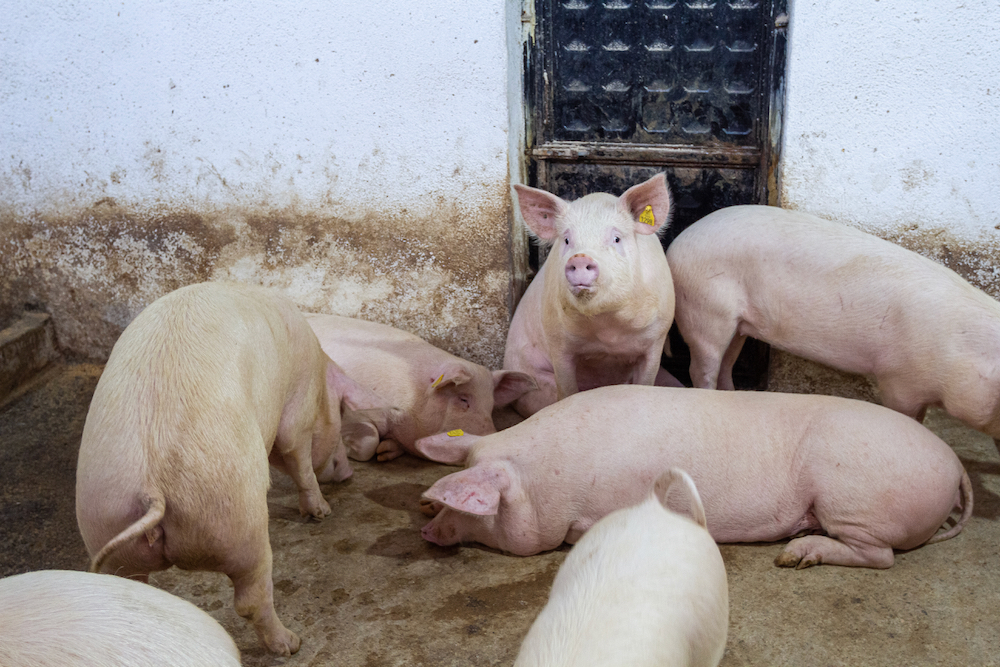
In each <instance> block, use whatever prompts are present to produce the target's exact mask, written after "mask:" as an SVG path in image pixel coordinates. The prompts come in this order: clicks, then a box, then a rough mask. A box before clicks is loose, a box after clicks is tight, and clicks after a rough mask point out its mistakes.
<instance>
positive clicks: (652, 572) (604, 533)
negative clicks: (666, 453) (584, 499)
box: [514, 468, 729, 667]
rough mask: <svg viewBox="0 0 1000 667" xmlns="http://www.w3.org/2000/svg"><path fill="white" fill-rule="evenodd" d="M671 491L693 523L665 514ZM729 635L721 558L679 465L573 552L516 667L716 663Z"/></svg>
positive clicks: (707, 666)
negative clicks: (684, 505) (681, 498)
mask: <svg viewBox="0 0 1000 667" xmlns="http://www.w3.org/2000/svg"><path fill="white" fill-rule="evenodd" d="M675 482H676V483H677V484H676V485H675ZM671 489H676V490H675V491H674V493H675V494H677V493H685V495H686V496H687V499H688V505H689V507H688V511H687V512H685V514H686V515H690V517H692V518H693V519H694V521H692V520H691V518H688V516H686V515H685V516H682V515H680V514H676V513H674V512H671V511H670V510H668V509H666V503H667V494H668V493H669V492H670V491H671ZM728 630H729V590H728V587H727V583H726V568H725V565H723V563H722V555H721V554H720V553H719V548H718V547H717V546H716V545H715V542H714V541H712V537H711V536H710V535H709V534H708V531H707V530H705V510H704V508H703V507H702V503H701V499H700V498H699V496H698V491H697V489H696V488H695V486H694V482H692V481H691V478H690V477H689V476H688V475H687V473H685V472H683V471H681V470H678V469H676V468H675V469H671V470H668V471H667V472H665V473H664V474H663V475H661V476H660V478H659V479H658V480H657V481H656V484H655V485H654V487H653V489H652V490H651V491H650V493H649V494H648V495H647V497H646V500H644V501H643V502H641V503H639V504H638V505H634V506H632V507H629V508H626V509H621V510H617V511H614V512H612V513H611V514H609V515H608V516H606V517H604V518H603V519H601V520H600V521H598V522H597V523H596V524H594V526H593V527H592V528H591V529H590V530H589V531H587V534H586V535H584V536H583V537H582V538H581V539H580V541H579V542H578V543H577V545H576V546H575V547H573V550H572V551H570V552H569V555H568V556H567V557H566V560H565V561H564V562H563V564H562V566H561V567H560V568H559V572H558V574H556V579H555V581H554V582H553V583H552V592H551V593H550V594H549V601H548V603H547V604H546V605H545V608H544V609H542V612H541V613H540V614H539V615H538V618H537V619H535V622H534V623H533V624H532V626H531V629H530V630H529V631H528V634H527V636H526V637H525V638H524V642H523V643H522V644H521V650H520V652H519V653H518V655H517V660H516V661H515V662H514V667H569V666H572V667H590V666H593V667H616V666H619V665H620V666H621V667H662V666H663V665H673V666H675V667H714V666H715V665H718V664H719V661H720V660H722V654H723V652H724V651H725V649H726V634H727V632H728Z"/></svg>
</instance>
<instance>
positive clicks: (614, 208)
mask: <svg viewBox="0 0 1000 667" xmlns="http://www.w3.org/2000/svg"><path fill="white" fill-rule="evenodd" d="M514 190H515V192H516V193H517V202H518V205H519V207H520V210H521V215H522V216H523V218H524V221H525V222H526V223H527V225H528V228H529V229H530V230H531V232H532V233H533V234H534V235H535V237H536V238H538V239H539V240H541V241H543V242H545V243H546V244H549V245H550V246H551V248H550V250H549V254H548V257H547V258H546V260H545V264H544V265H543V266H542V268H541V270H540V271H539V272H538V275H537V276H535V279H534V280H533V281H532V282H531V284H530V285H529V286H528V289H527V291H525V293H524V296H523V297H522V299H521V302H520V303H519V304H518V306H517V310H516V311H515V313H514V317H513V319H512V320H511V324H510V331H509V333H508V335H507V348H506V351H505V353H504V364H503V365H504V368H506V369H509V370H515V371H523V372H525V373H529V374H531V375H533V376H534V377H535V379H536V380H537V381H538V384H539V388H538V390H536V391H532V392H529V393H527V394H525V395H524V396H522V397H521V398H520V399H518V400H517V402H515V403H514V408H515V409H516V410H517V411H518V412H519V413H520V414H521V415H522V416H525V417H528V416H530V415H532V414H534V413H536V412H538V411H539V410H540V409H542V408H543V407H545V406H546V405H551V404H552V403H555V402H556V401H557V400H561V399H563V398H566V397H567V396H569V395H571V394H575V393H576V392H578V391H583V390H586V389H592V388H594V387H601V386H605V385H610V384H645V385H652V384H654V383H656V382H657V380H658V375H659V380H660V381H659V384H665V383H666V384H674V385H678V386H679V383H677V381H676V380H675V379H674V378H673V377H671V376H670V375H669V373H667V372H666V371H661V370H660V358H661V356H662V354H663V350H664V346H665V344H666V341H667V332H668V331H669V330H670V324H671V323H672V322H673V317H674V288H673V282H672V281H671V277H670V267H669V266H667V259H666V256H665V255H664V252H663V248H662V247H661V246H660V239H659V236H658V234H659V233H660V232H662V231H664V230H665V229H666V228H667V224H668V221H669V218H670V204H671V202H670V191H669V190H668V189H667V179H666V177H665V176H664V175H663V174H658V175H656V176H654V177H653V178H651V179H649V180H648V181H646V182H644V183H640V184H639V185H635V186H632V187H631V188H629V189H628V190H627V191H626V192H625V194H623V195H621V196H620V197H615V196H613V195H610V194H604V193H595V194H590V195H587V196H586V197H582V198H581V199H578V200H576V201H573V202H567V201H565V200H564V199H561V198H559V197H557V196H555V195H553V194H549V193H548V192H545V191H544V190H537V189H535V188H529V187H525V186H523V185H515V186H514Z"/></svg>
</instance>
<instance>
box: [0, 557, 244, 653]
mask: <svg viewBox="0 0 1000 667" xmlns="http://www.w3.org/2000/svg"><path fill="white" fill-rule="evenodd" d="M0 665H3V667H93V666H95V665H100V667H139V666H140V665H143V666H145V667H202V666H204V665H212V667H239V665H240V652H239V650H238V649H237V648H236V644H234V643H233V640H232V638H231V637H230V636H229V634H228V633H227V632H226V631H225V630H224V629H223V628H222V626H221V625H219V624H218V623H217V622H216V620H215V619H214V618H212V617H211V616H209V615H208V614H206V613H205V612H203V611H202V610H201V609H199V608H198V607H196V606H194V605H193V604H191V603H190V602H188V601H187V600H182V599H181V598H179V597H176V596H174V595H171V594H170V593H167V592H166V591H161V590H160V589H158V588H154V587H152V586H149V585H147V584H143V583H140V582H138V581H131V580H129V579H124V578H122V577H113V576H111V575H109V574H92V573H89V572H71V571H66V570H41V571H38V572H27V573H25V574H18V575H15V576H13V577H6V578H5V579H0Z"/></svg>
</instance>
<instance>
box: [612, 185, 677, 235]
mask: <svg viewBox="0 0 1000 667" xmlns="http://www.w3.org/2000/svg"><path fill="white" fill-rule="evenodd" d="M618 202H619V205H620V206H622V207H623V208H624V209H625V210H626V211H627V212H628V213H629V215H631V216H632V219H633V220H634V221H635V232H636V233H637V234H658V233H660V232H663V231H666V229H667V227H668V226H669V225H670V205H671V201H670V189H669V188H667V177H666V176H665V175H663V174H657V175H656V176H653V177H652V178H651V179H649V180H648V181H646V182H645V183H640V184H639V185H633V186H632V187H630V188H629V189H628V190H626V191H625V194H623V195H622V196H621V197H619V198H618Z"/></svg>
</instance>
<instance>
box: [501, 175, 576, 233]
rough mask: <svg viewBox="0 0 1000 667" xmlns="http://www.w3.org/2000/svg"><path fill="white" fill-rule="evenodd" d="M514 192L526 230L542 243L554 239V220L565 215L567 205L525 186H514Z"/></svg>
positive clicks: (555, 229) (552, 196)
mask: <svg viewBox="0 0 1000 667" xmlns="http://www.w3.org/2000/svg"><path fill="white" fill-rule="evenodd" d="M514 191H515V192H516V193H517V205H518V208H520V209H521V217H523V218H524V221H525V222H526V223H527V224H528V229H530V230H531V231H532V233H533V234H534V235H535V236H537V237H538V238H540V239H541V240H543V241H551V240H552V239H554V238H555V237H556V234H558V232H559V230H558V229H557V228H556V220H558V219H559V218H561V217H562V216H563V215H564V214H565V213H566V207H567V206H568V204H566V202H565V201H564V200H562V199H560V198H559V197H556V196H555V195H554V194H551V193H549V192H546V191H545V190H539V189H537V188H529V187H528V186H526V185H520V184H515V185H514Z"/></svg>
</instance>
